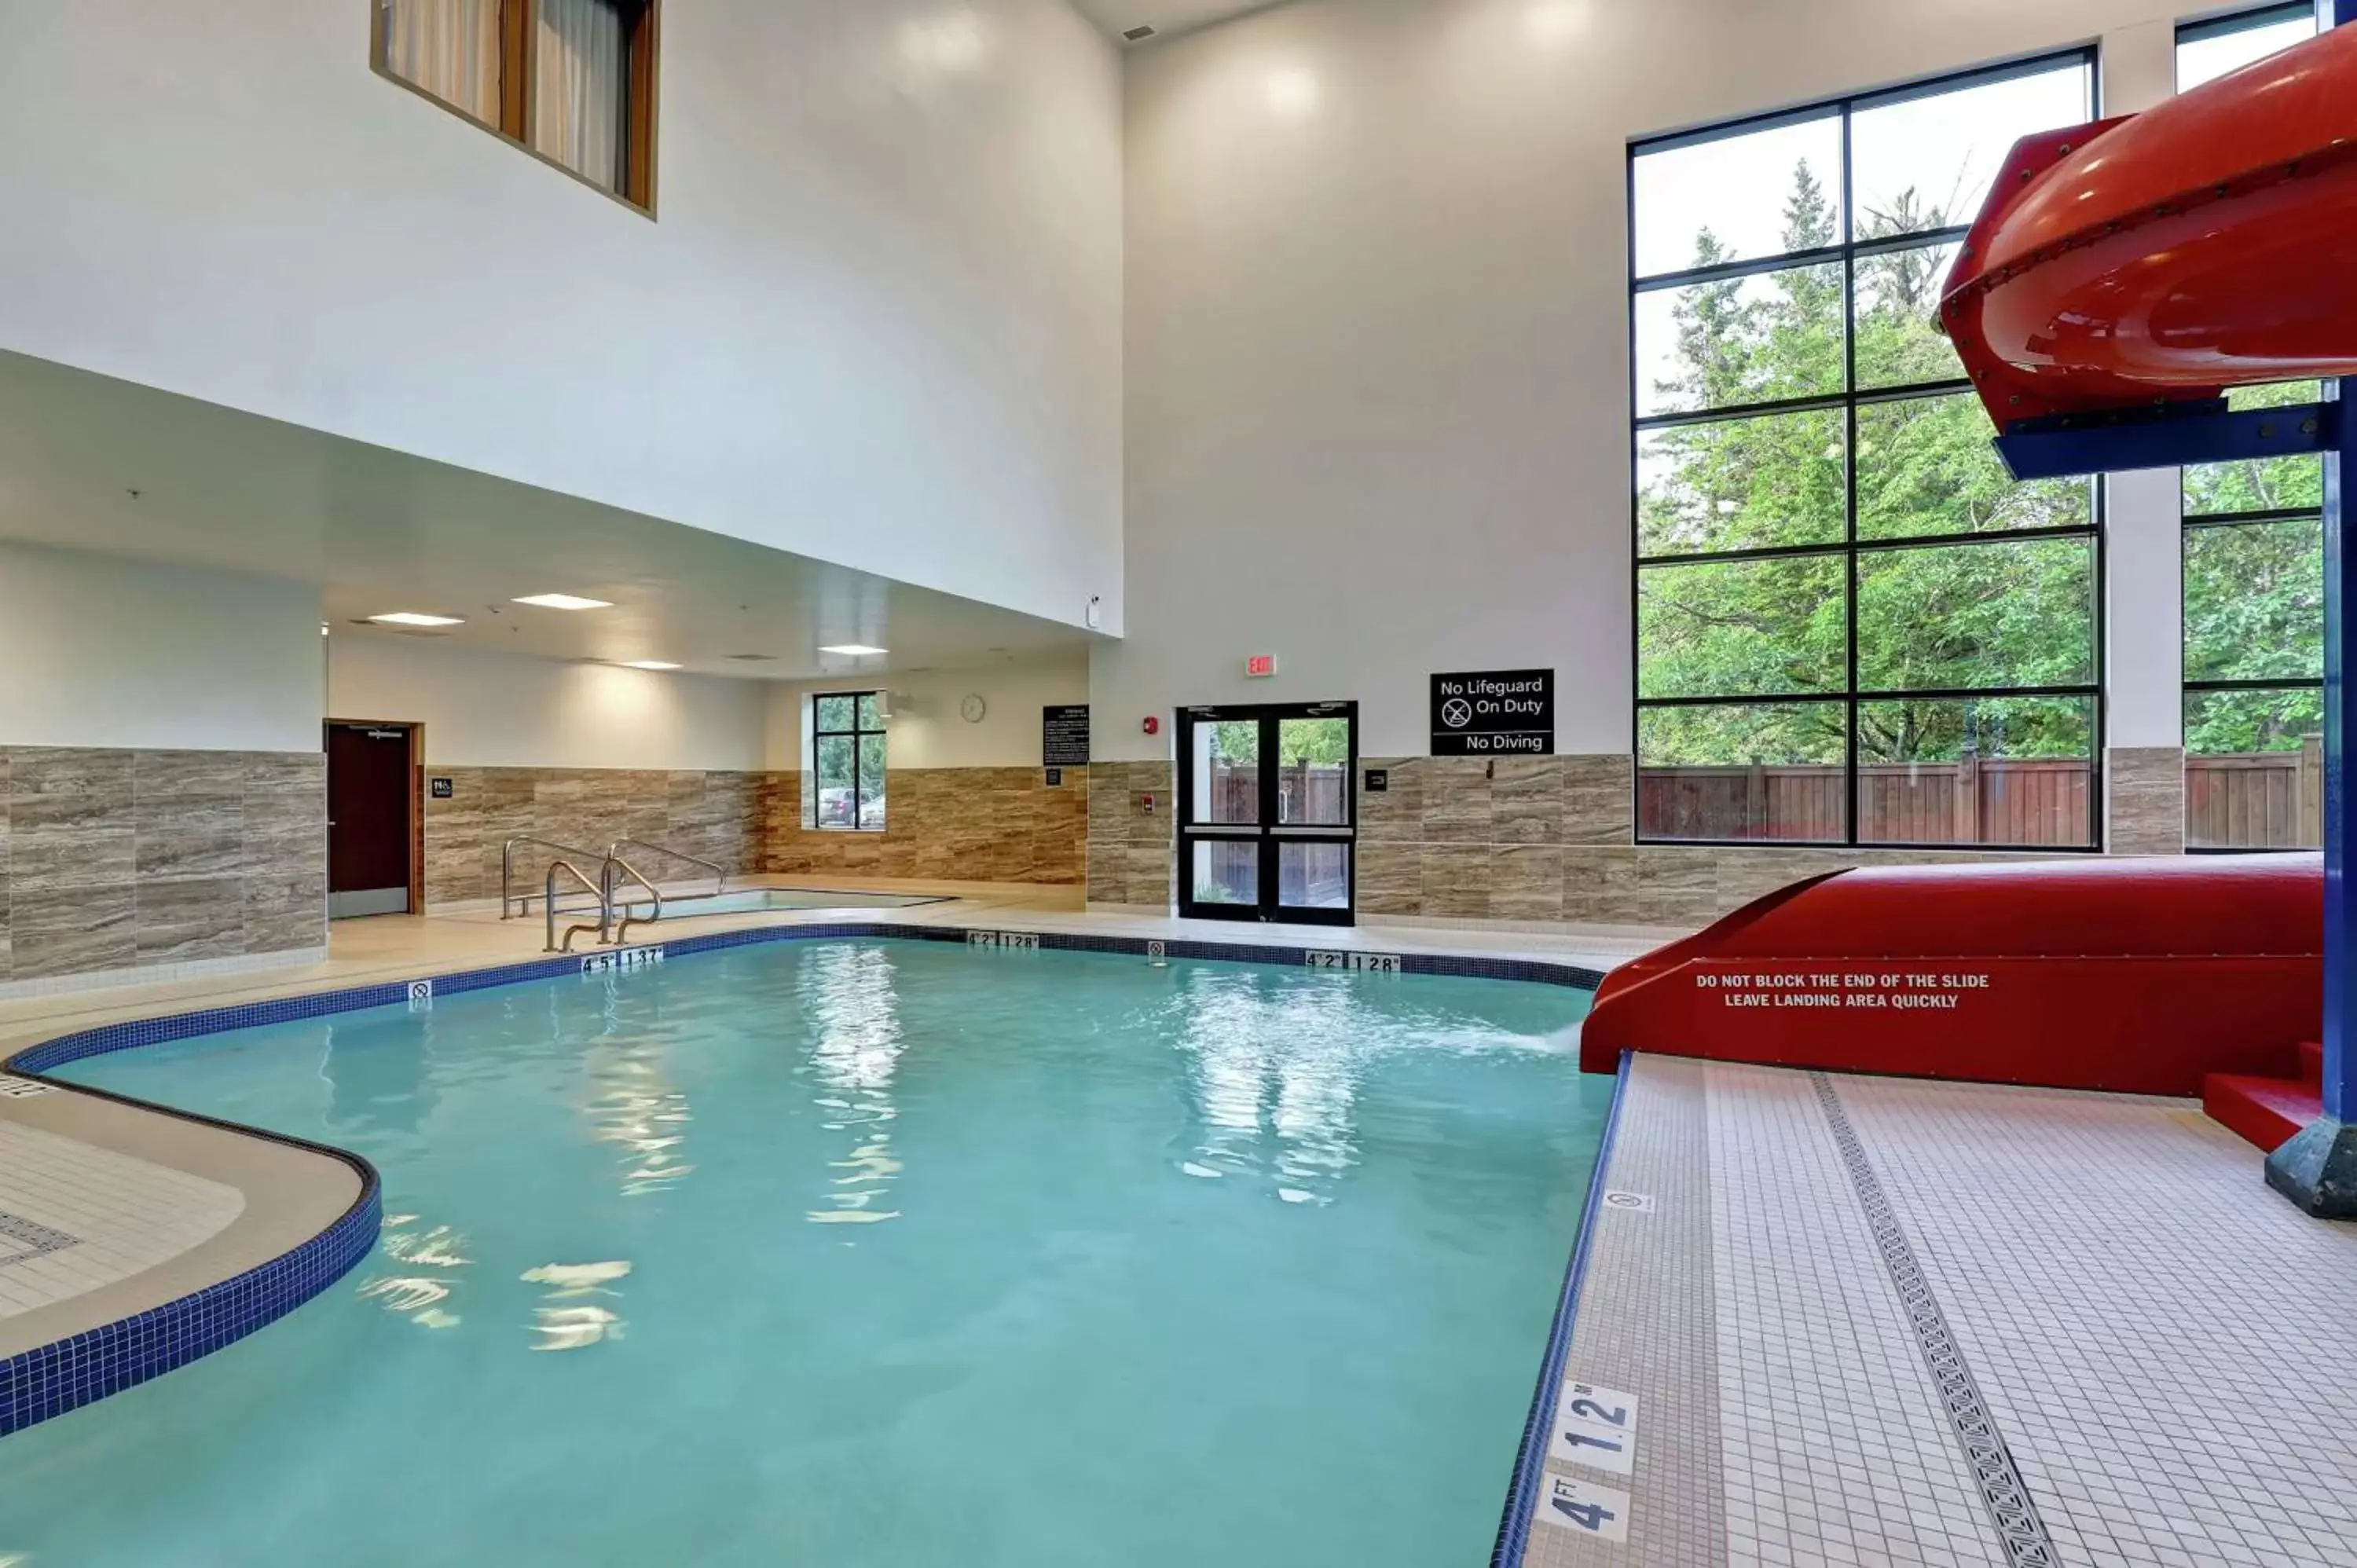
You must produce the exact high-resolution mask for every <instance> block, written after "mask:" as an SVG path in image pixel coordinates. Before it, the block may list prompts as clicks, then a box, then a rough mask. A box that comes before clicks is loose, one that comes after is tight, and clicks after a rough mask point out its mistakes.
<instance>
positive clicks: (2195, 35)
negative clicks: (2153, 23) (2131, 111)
mask: <svg viewBox="0 0 2357 1568" xmlns="http://www.w3.org/2000/svg"><path fill="white" fill-rule="evenodd" d="M2314 37H2316V6H2315V5H2314V3H2313V0H2291V4H2289V5H2263V6H2261V7H2259V8H2258V9H2257V10H2255V11H2238V12H2236V13H2235V14H2234V15H2233V16H2213V17H2212V18H2211V19H2210V20H2208V21H2206V22H2189V23H2187V24H2186V25H2185V26H2183V27H2179V28H2178V29H2177V91H2179V92H2185V91H2190V90H2191V89H2193V88H2196V87H2199V86H2201V84H2202V83H2203V82H2205V81H2217V80H2218V78H2220V77H2222V76H2223V75H2225V74H2226V73H2227V72H2228V71H2230V70H2242V68H2243V67H2244V66H2246V65H2249V64H2251V63H2253V62H2254V61H2256V60H2263V59H2266V58H2267V56H2269V55H2271V54H2275V53H2277V52H2278V51H2280V50H2283V49H2287V48H2291V46H2292V45H2294V44H2296V43H2298V42H2300V41H2302V40H2303V39H2306V38H2314Z"/></svg>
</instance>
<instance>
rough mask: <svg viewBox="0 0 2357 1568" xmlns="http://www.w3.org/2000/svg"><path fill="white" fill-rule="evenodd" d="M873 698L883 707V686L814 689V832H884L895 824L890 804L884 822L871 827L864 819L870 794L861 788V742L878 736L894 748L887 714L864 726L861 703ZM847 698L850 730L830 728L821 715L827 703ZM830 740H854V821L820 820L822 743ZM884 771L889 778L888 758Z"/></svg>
mask: <svg viewBox="0 0 2357 1568" xmlns="http://www.w3.org/2000/svg"><path fill="white" fill-rule="evenodd" d="M871 698H872V699H874V701H875V702H876V703H877V706H878V708H879V709H880V708H881V706H882V704H883V701H884V693H883V691H882V689H881V688H877V687H871V688H869V689H867V690H866V691H861V692H813V693H811V700H810V701H811V784H810V826H811V828H812V830H813V832H827V833H880V832H883V831H884V830H885V829H886V828H887V827H888V826H890V825H891V811H890V808H889V807H887V808H886V810H885V818H884V821H883V822H877V823H876V824H874V825H873V826H870V825H869V824H868V823H867V822H866V821H864V820H863V819H864V818H865V817H866V814H867V812H866V793H865V791H864V790H863V789H861V788H860V783H861V780H860V769H861V766H862V764H861V762H860V759H859V749H860V748H859V743H860V742H861V741H863V740H865V739H866V738H867V737H868V736H876V737H877V739H878V740H881V741H883V742H884V745H885V748H886V750H887V752H888V751H889V750H890V747H891V744H892V743H891V740H890V737H889V736H888V733H887V730H886V726H885V724H884V720H883V715H882V714H881V713H880V712H879V713H878V714H877V721H876V723H875V724H874V725H862V724H861V723H860V721H859V712H860V706H861V704H862V703H866V702H867V701H868V700H870V699H871ZM846 699H847V700H848V701H849V702H850V703H851V727H850V728H849V729H827V728H825V727H823V723H822V721H821V720H820V718H819V715H820V714H823V713H824V712H825V711H826V704H827V703H833V702H840V701H844V700H846ZM829 740H848V741H849V742H851V821H850V822H822V821H821V820H820V818H821V816H822V815H823V813H822V812H821V811H820V810H819V791H820V789H821V788H822V787H823V775H822V774H821V773H820V771H819V765H818V750H819V743H820V742H822V741H829ZM884 772H885V774H886V776H887V777H889V775H890V773H891V767H890V764H889V761H887V763H886V766H885V768H884ZM883 793H884V791H883V790H882V789H878V790H877V795H878V796H879V797H880V796H882V795H883Z"/></svg>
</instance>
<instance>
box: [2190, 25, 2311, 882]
mask: <svg viewBox="0 0 2357 1568" xmlns="http://www.w3.org/2000/svg"><path fill="white" fill-rule="evenodd" d="M2292 21H2306V22H2308V23H2309V25H2310V26H2311V27H2313V26H2314V24H2315V21H2316V6H2315V4H2314V0H2284V3H2282V4H2278V5H2255V6H2252V7H2251V8H2249V9H2247V10H2243V11H2229V12H2227V13H2226V14H2225V15H2223V16H2205V17H2202V18H2201V19H2200V20H2198V21H2191V22H2179V23H2178V24H2177V34H2176V38H2175V40H2174V43H2173V46H2172V55H2171V62H2170V63H2171V67H2172V69H2171V70H2170V73H2169V80H2170V81H2171V83H2172V84H2175V85H2176V88H2177V91H2180V92H2181V91H2186V89H2185V88H2184V87H2183V86H2182V85H2181V83H2182V81H2183V76H2182V73H2181V71H2180V70H2177V69H2175V68H2177V67H2181V66H2182V65H2183V63H2184V58H2183V50H2184V48H2185V46H2186V45H2188V44H2194V43H2201V42H2202V41H2203V40H2205V39H2209V38H2231V37H2232V36H2233V35H2234V34H2236V33H2248V32H2255V31H2257V30H2258V29H2260V28H2261V27H2277V26H2280V25H2281V24H2283V23H2285V22H2292ZM2316 461H2318V462H2319V463H2320V462H2322V461H2323V459H2322V458H2320V457H2319V458H2317V459H2316ZM2195 466H2198V465H2195ZM2195 466H2189V467H2186V468H2184V469H2180V470H2179V480H2178V489H2177V495H2178V505H2179V509H2180V510H2179V527H2178V531H2177V541H2178V595H2177V607H2178V644H2179V657H2180V659H2181V658H2182V657H2183V650H2185V648H2186V646H2187V644H2188V642H2189V640H2190V638H2191V635H2192V627H2191V621H2190V618H2188V617H2187V615H2186V613H2185V611H2186V585H2187V584H2188V583H2189V582H2190V580H2191V574H2190V570H2189V568H2190V564H2191V558H2192V553H2193V541H2194V538H2195V536H2196V535H2197V534H2198V533H2200V532H2202V531H2204V530H2209V529H2232V528H2252V527H2264V526H2266V525H2267V524H2271V523H2285V522H2314V523H2316V524H2317V525H2318V527H2319V530H2320V529H2321V527H2322V526H2323V521H2324V509H2323V507H2322V506H2321V505H2320V504H2319V505H2317V506H2312V507H2298V506H2295V507H2255V508H2253V509H2251V510H2247V511H2186V510H2182V509H2183V507H2184V504H2185V484H2186V479H2185V476H2187V475H2190V473H2191V471H2192V467H2195ZM2178 687H2179V697H2178V705H2179V711H2180V712H2181V713H2188V714H2190V711H2191V709H2192V706H2193V703H2192V699H2193V698H2195V697H2197V696H2202V695H2206V694H2209V693H2219V692H2322V691H2323V690H2324V672H2323V671H2321V670H2319V671H2317V674H2316V676H2315V678H2314V679H2313V680H2310V679H2307V678H2304V677H2303V678H2298V679H2294V678H2289V677H2287V678H2282V679H2277V678H2275V677H2272V676H2269V677H2261V678H2257V679H2253V680H2233V679H2226V680H2186V679H2184V678H2182V676H2180V678H2179V682H2178ZM2181 749H2182V750H2183V752H2184V753H2185V757H2186V760H2187V762H2188V764H2189V765H2190V762H2191V760H2192V758H2193V757H2195V756H2196V755H2197V754H2196V753H2195V751H2194V750H2193V748H2192V746H2190V745H2188V746H2183V747H2181ZM2199 755H2204V756H2207V755H2211V754H2209V753H2201V754H2199ZM2186 815H2187V818H2188V821H2187V822H2186V826H2187V828H2188V829H2189V830H2190V828H2191V826H2192V823H2191V821H2190V818H2191V815H2192V806H2191V801H2190V797H2189V800H2188V802H2187V806H2186ZM2185 853H2186V854H2282V853H2284V852H2283V849H2282V848H2281V847H2280V846H2277V845H2269V844H2228V843H2218V844H2197V843H2193V842H2192V841H2191V837H2190V832H2189V834H2188V838H2187V842H2186V844H2185Z"/></svg>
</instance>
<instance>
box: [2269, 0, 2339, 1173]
mask: <svg viewBox="0 0 2357 1568" xmlns="http://www.w3.org/2000/svg"><path fill="white" fill-rule="evenodd" d="M2316 14H2317V21H2318V24H2319V26H2320V27H2347V26H2349V25H2350V24H2351V23H2352V22H2357V0H2317V5H2316ZM2340 392H2341V410H2340V412H2341V419H2340V421H2339V424H2338V428H2337V429H2335V430H2334V431H2333V432H2332V435H2333V439H2332V440H2331V442H2330V444H2329V445H2328V446H2326V448H2325V455H2324V1040H2323V1046H2324V1084H2323V1099H2324V1114H2323V1115H2321V1116H2319V1117H2318V1118H2317V1119H2316V1120H2315V1121H2314V1122H2309V1124H2308V1125H2307V1126H2306V1127H2303V1128H2301V1129H2300V1130H2299V1132H2298V1133H2296V1134H2294V1135H2293V1137H2292V1140H2291V1142H2290V1143H2288V1144H2285V1145H2284V1146H2283V1147H2282V1148H2280V1149H2277V1150H2276V1152H2275V1153H2274V1154H2272V1155H2268V1156H2267V1184H2268V1185H2269V1186H2270V1187H2274V1188H2275V1189H2276V1191H2277V1192H2280V1193H2282V1194H2283V1195H2284V1196H2285V1197H2288V1198H2290V1199H2291V1200H2292V1201H2293V1202H2294V1203H2296V1204H2298V1206H2299V1207H2300V1208H2304V1209H2306V1210H2307V1211H2308V1212H2309V1213H2310V1214H2314V1215H2318V1216H2319V1217H2322V1218H2324V1219H2357V1128H2352V1127H2351V1126H2350V1125H2349V1122H2348V1116H2349V1112H2351V1111H2352V1109H2357V1097H2352V1094H2351V1092H2350V1087H2351V1086H2350V1082H2349V1074H2350V1069H2351V1067H2352V1065H2357V1064H2352V1062H2351V1060H2350V1044H2351V1042H2350V1038H2349V1033H2350V1015H2349V1009H2350V1004H2351V1002H2352V995H2351V980H2352V967H2357V953H2352V951H2351V950H2350V942H2351V940H2352V938H2357V884H2352V881H2351V879H2350V876H2349V851H2350V849H2351V847H2352V843H2357V792H2352V789H2351V783H2352V780H2351V779H2350V777H2349V742H2350V740H2351V738H2352V735H2357V668H2352V664H2351V661H2350V650H2349V622H2350V618H2351V614H2352V603H2357V601H2352V598H2351V593H2352V590H2357V549H2352V544H2353V543H2357V541H2352V540H2351V539H2350V538H2349V530H2348V524H2349V483H2350V480H2351V478H2352V473H2351V469H2350V461H2349V460H2350V458H2351V457H2352V456H2357V376H2352V377H2350V378H2348V379H2347V380H2344V381H2342V382H2341V388H2340Z"/></svg>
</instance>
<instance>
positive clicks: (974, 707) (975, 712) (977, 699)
mask: <svg viewBox="0 0 2357 1568" xmlns="http://www.w3.org/2000/svg"><path fill="white" fill-rule="evenodd" d="M989 711H990V706H989V704H988V703H985V702H984V701H983V700H982V693H979V692H969V693H966V695H965V700H964V701H963V702H961V703H958V713H959V714H960V715H961V716H962V717H963V718H964V720H965V722H966V723H968V724H970V725H978V724H980V723H981V722H982V715H983V714H986V713H988V712H989Z"/></svg>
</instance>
